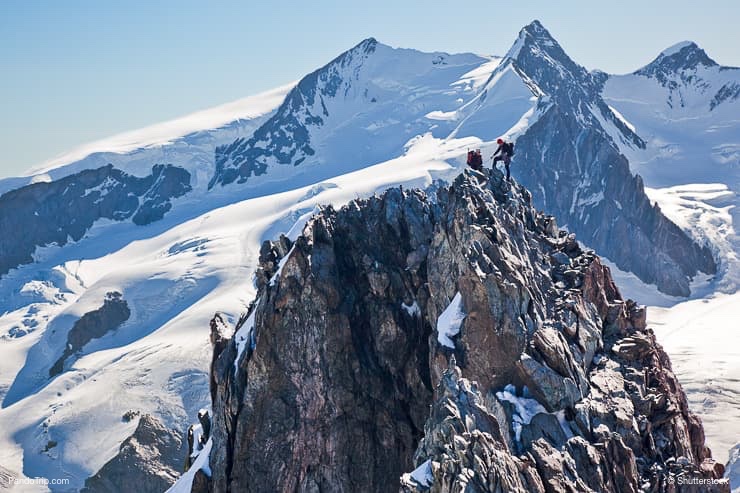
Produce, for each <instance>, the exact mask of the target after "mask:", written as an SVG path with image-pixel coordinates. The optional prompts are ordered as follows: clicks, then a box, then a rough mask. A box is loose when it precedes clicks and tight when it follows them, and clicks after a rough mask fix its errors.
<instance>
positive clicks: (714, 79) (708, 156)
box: [602, 42, 740, 457]
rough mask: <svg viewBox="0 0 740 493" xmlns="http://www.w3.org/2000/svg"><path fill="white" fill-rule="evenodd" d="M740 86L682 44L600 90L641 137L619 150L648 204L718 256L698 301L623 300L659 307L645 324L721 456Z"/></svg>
mask: <svg viewBox="0 0 740 493" xmlns="http://www.w3.org/2000/svg"><path fill="white" fill-rule="evenodd" d="M738 88H740V69H738V68H734V67H724V66H721V65H718V64H717V63H716V62H714V60H712V59H711V58H710V57H709V56H708V55H707V54H706V53H705V52H704V51H703V50H702V49H701V48H700V47H698V46H697V45H696V44H695V43H691V42H682V43H679V44H677V45H675V46H673V47H671V48H668V49H666V50H665V51H664V52H662V53H661V54H659V55H658V56H657V58H656V59H655V60H654V61H653V62H651V63H650V64H648V65H647V66H645V67H643V68H641V69H639V70H637V71H635V72H634V73H632V74H627V75H610V76H608V79H607V81H606V82H605V84H604V88H603V92H602V94H603V97H604V99H605V100H606V101H607V103H608V104H609V105H610V106H611V107H612V108H614V110H615V111H616V112H618V114H619V115H620V116H621V118H623V119H624V120H625V122H626V123H627V124H628V125H630V126H631V127H632V128H634V130H635V132H636V133H637V134H639V135H640V136H641V137H642V138H643V139H644V140H645V148H644V149H641V148H636V147H634V146H629V145H625V144H624V143H621V142H620V143H619V145H620V150H621V151H622V153H623V154H624V155H625V156H627V157H628V158H629V163H630V168H631V169H632V171H633V172H634V173H639V174H640V175H641V176H642V177H643V178H644V180H645V183H646V184H647V186H648V187H649V188H647V189H646V191H647V193H648V196H649V197H650V199H651V200H652V201H654V202H655V203H657V204H658V205H659V206H660V208H661V210H662V211H663V213H664V214H666V215H667V216H668V217H669V218H670V219H671V220H672V221H673V222H675V223H676V224H678V225H679V226H681V228H682V229H684V230H685V231H689V232H691V234H692V236H693V237H695V238H698V239H699V240H700V241H703V242H704V243H705V244H706V245H708V247H709V248H710V249H712V251H713V255H714V257H715V258H717V259H718V273H717V275H716V276H715V279H714V281H712V282H710V283H709V284H708V285H706V286H704V287H699V286H697V287H696V289H694V291H695V294H696V295H697V296H698V297H700V298H701V299H696V300H692V301H688V302H679V301H680V300H676V299H671V298H668V299H666V298H665V297H657V298H656V299H654V300H653V301H648V298H646V297H645V295H646V294H647V293H645V290H644V287H638V288H637V289H634V290H633V289H628V290H627V293H626V294H628V295H630V296H634V297H635V299H643V300H645V301H644V302H646V303H649V304H656V305H659V307H655V308H651V309H649V310H648V320H649V321H650V322H651V323H652V324H653V325H654V326H655V328H656V331H657V333H658V335H659V336H660V338H661V341H662V343H663V344H664V346H665V347H666V349H667V350H668V352H669V354H670V355H671V358H672V360H673V364H674V369H675V370H676V372H677V374H678V376H679V378H680V379H681V380H682V381H683V383H684V386H685V388H686V389H687V391H688V396H689V401H690V403H691V405H692V406H693V407H694V409H696V410H697V412H699V413H700V414H701V415H702V417H703V421H704V426H705V429H706V432H707V435H708V436H709V437H711V439H712V440H711V441H712V446H713V448H714V449H715V450H716V451H717V453H718V455H719V454H722V455H720V457H723V456H724V453H725V451H727V450H728V449H729V448H731V447H732V446H733V445H735V444H736V443H737V442H738V440H739V437H740V432H738V430H737V428H736V424H737V423H738V422H740V410H739V409H738V405H737V403H738V395H740V386H739V385H738V374H739V373H740V368H738V364H737V362H738V361H740V349H739V348H738V345H737V334H736V330H735V328H736V326H737V323H736V322H735V320H737V317H738V315H740V296H739V295H738V292H737V289H738V286H740V257H739V255H738V252H740V239H739V238H738V235H737V229H736V228H737V226H736V225H737V224H738V221H740V207H739V206H740V199H739V197H740V140H739V139H738V136H740V120H738V118H737V115H739V114H740V98H739V97H738ZM630 284H631V283H630V281H629V280H624V282H623V285H624V286H629V285H630ZM712 291H717V294H711V292H712Z"/></svg>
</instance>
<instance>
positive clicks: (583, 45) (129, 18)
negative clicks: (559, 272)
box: [0, 0, 740, 177]
mask: <svg viewBox="0 0 740 493" xmlns="http://www.w3.org/2000/svg"><path fill="white" fill-rule="evenodd" d="M534 19H539V20H540V21H541V22H542V23H543V24H544V26H545V27H546V28H547V29H548V30H549V31H550V32H551V34H552V35H553V36H554V37H555V39H557V40H558V41H559V42H560V44H561V45H562V46H563V48H564V49H565V51H566V52H567V53H568V54H569V55H570V56H571V58H573V59H574V60H575V61H576V62H578V63H580V64H582V65H584V66H586V67H587V68H589V69H595V68H598V69H601V70H604V71H606V72H610V73H627V72H631V71H633V70H636V69H637V68H639V67H641V66H643V65H645V64H647V63H649V62H650V61H651V60H652V59H653V58H655V57H656V56H657V55H658V53H660V51H661V50H663V49H665V48H667V47H668V46H670V45H672V44H674V43H676V42H679V41H682V40H692V41H695V42H697V43H698V44H699V46H701V47H702V48H704V49H705V50H706V51H707V53H708V54H709V56H710V57H712V58H714V59H715V60H716V61H717V62H718V63H720V64H723V65H732V66H740V34H739V33H740V31H738V30H737V27H736V24H737V22H738V21H740V2H738V1H737V0H715V1H712V2H707V3H706V4H700V3H698V2H696V1H691V2H688V1H676V0H673V1H663V0H650V1H645V0H642V1H632V0H626V1H624V0H623V1H621V2H612V1H609V2H596V1H593V0H592V1H580V0H579V1H575V0H573V1H568V0H564V1H558V2H553V1H526V2H512V1H510V0H509V1H506V2H502V1H498V0H495V1H491V0H488V1H484V0H466V1H464V2H454V1H451V0H447V1H437V0H426V1H415V0H413V1H412V0H363V1H362V2H353V1H347V0H344V1H328V0H327V1H322V0H314V1H309V2H306V1H305V0H304V1H281V0H272V1H269V2H267V1H256V0H250V1H226V0H223V1H222V0H211V1H208V2H204V1H202V0H201V1H194V0H180V1H170V0H161V1H156V2H153V1H151V0H147V1H140V0H129V1H126V2H123V1H114V0H110V1H103V2H101V1H98V0H95V1H92V0H90V1H83V0H66V1H64V2H58V1H54V0H47V1H38V0H3V1H0V126H1V130H2V131H0V177H4V176H12V175H17V174H22V173H23V172H24V171H25V170H27V169H28V168H30V167H33V166H37V165H39V164H42V163H43V162H45V161H47V160H49V159H52V158H53V157H55V156H57V155H59V154H61V153H63V152H65V151H69V150H71V149H73V148H75V147H77V146H79V145H81V144H84V143H87V142H90V141H93V140H97V139H100V138H104V137H108V136H111V135H114V134H117V133H120V132H124V131H127V130H133V129H136V128H140V127H144V126H147V125H150V124H153V123H158V122H161V121H166V120H169V119H172V118H175V117H178V116H182V115H185V114H188V113H192V112H194V111H197V110H201V109H205V108H209V107H212V106H215V105H218V104H222V103H226V102H229V101H233V100H235V99H239V98H242V97H245V96H248V95H251V94H256V93H259V92H262V91H264V90H267V89H271V88H274V87H277V86H279V85H282V84H285V83H287V82H290V81H294V80H298V79H300V78H301V77H302V76H303V75H305V74H307V73H309V72H311V71H313V70H315V69H316V68H318V67H320V66H322V65H324V64H325V63H327V62H328V61H330V60H331V59H332V58H334V57H335V56H337V55H338V54H339V53H341V52H343V51H345V50H347V49H349V48H351V47H352V46H354V45H355V44H357V43H358V42H360V41H361V40H362V39H365V38H367V37H370V36H373V37H375V38H376V39H378V40H379V41H380V42H382V43H385V44H388V45H391V46H397V47H406V48H416V49H419V50H423V51H446V52H450V53H455V52H474V53H479V54H494V55H503V54H505V53H506V51H507V50H508V49H509V47H510V46H511V44H512V43H513V42H514V40H515V39H516V36H517V33H518V32H519V30H520V29H521V28H522V27H523V26H524V25H526V24H528V23H529V22H531V21H532V20H534Z"/></svg>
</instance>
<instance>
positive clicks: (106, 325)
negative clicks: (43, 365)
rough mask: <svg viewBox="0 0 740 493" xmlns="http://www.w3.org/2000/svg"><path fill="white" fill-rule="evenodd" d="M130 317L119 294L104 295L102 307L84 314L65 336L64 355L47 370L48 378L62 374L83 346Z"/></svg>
mask: <svg viewBox="0 0 740 493" xmlns="http://www.w3.org/2000/svg"><path fill="white" fill-rule="evenodd" d="M130 316H131V310H130V309H129V307H128V303H126V300H124V299H123V297H122V295H121V293H118V292H110V293H108V294H106V296H105V300H104V301H103V306H101V307H100V308H98V309H97V310H93V311H91V312H88V313H86V314H84V315H83V316H82V317H80V319H79V320H77V322H75V324H74V325H73V326H72V328H71V329H70V331H69V333H68V334H67V344H66V345H65V346H64V353H62V355H61V356H60V357H59V359H58V360H57V361H56V363H54V365H53V366H52V367H51V368H50V369H49V377H55V376H57V375H59V374H60V373H62V371H64V363H65V362H66V361H67V359H68V358H69V357H70V356H72V355H73V354H74V353H76V352H77V351H79V350H80V349H82V347H83V346H84V345H85V344H87V343H88V342H90V341H91V340H93V339H98V338H100V337H103V336H104V335H105V334H107V333H108V332H110V331H112V330H115V329H117V328H118V327H119V326H120V325H121V324H122V323H123V322H125V321H126V320H128V318H129V317H130Z"/></svg>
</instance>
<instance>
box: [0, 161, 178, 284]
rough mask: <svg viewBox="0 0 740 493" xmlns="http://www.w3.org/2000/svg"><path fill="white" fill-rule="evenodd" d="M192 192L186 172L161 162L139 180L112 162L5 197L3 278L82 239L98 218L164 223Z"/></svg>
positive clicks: (0, 211) (1, 200)
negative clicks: (40, 251) (41, 250)
mask: <svg viewBox="0 0 740 493" xmlns="http://www.w3.org/2000/svg"><path fill="white" fill-rule="evenodd" d="M190 190H191V186H190V173H188V172H187V171H186V170H185V169H183V168H179V167H176V166H172V165H164V164H157V165H155V166H153V167H152V172H151V174H150V175H148V176H145V177H141V178H140V177H138V176H133V175H129V174H127V173H124V172H123V171H121V170H119V169H116V168H114V167H113V165H110V164H109V165H107V166H103V167H101V168H97V169H89V170H84V171H80V172H79V173H75V174H73V175H69V176H66V177H64V178H61V179H59V180H56V181H52V182H41V183H34V184H31V185H27V186H25V187H21V188H18V189H15V190H12V191H10V192H7V193H5V194H3V195H2V196H0V231H3V232H4V234H3V235H1V236H0V276H2V275H4V274H6V273H7V272H8V271H9V270H10V269H12V268H14V267H17V266H19V265H22V264H28V263H31V262H32V261H33V254H34V252H35V251H36V248H37V247H43V246H47V245H51V244H56V245H59V246H62V245H66V244H67V242H69V241H77V240H79V239H80V238H82V237H83V236H84V235H85V233H86V232H87V231H88V229H89V228H90V227H91V226H92V225H93V223H94V222H95V221H97V220H98V219H103V218H105V219H112V220H114V221H123V220H125V219H129V218H130V219H131V220H132V222H134V223H135V224H138V225H144V224H149V223H151V222H154V221H157V220H159V219H162V217H164V215H165V214H166V213H167V212H168V211H169V210H170V209H171V208H172V203H171V200H172V199H173V198H176V197H180V196H182V195H184V194H185V193H187V192H189V191H190ZM21 231H22V232H23V234H13V233H12V232H21Z"/></svg>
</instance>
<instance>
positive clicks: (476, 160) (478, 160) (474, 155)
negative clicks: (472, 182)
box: [468, 149, 483, 171]
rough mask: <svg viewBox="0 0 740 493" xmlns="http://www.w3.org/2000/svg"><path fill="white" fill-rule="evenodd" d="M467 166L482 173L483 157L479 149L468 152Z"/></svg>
mask: <svg viewBox="0 0 740 493" xmlns="http://www.w3.org/2000/svg"><path fill="white" fill-rule="evenodd" d="M468 166H470V167H471V168H473V169H474V170H475V171H483V156H482V155H481V153H480V149H476V150H474V151H468Z"/></svg>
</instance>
